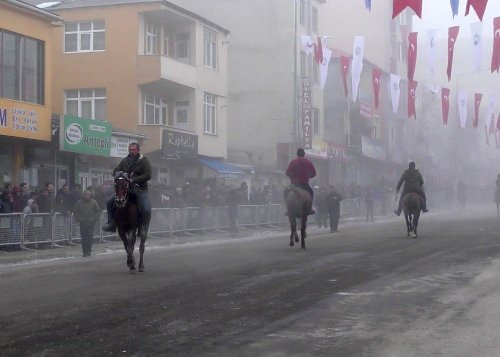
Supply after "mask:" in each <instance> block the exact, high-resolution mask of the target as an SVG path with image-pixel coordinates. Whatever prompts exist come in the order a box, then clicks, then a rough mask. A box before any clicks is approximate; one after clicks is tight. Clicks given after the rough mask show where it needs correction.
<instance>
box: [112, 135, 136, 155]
mask: <svg viewBox="0 0 500 357" xmlns="http://www.w3.org/2000/svg"><path fill="white" fill-rule="evenodd" d="M134 142H137V141H136V140H134V139H130V138H126V137H123V136H114V135H113V136H112V137H111V154H110V156H111V157H125V156H127V155H128V146H129V145H130V144H131V143H134Z"/></svg>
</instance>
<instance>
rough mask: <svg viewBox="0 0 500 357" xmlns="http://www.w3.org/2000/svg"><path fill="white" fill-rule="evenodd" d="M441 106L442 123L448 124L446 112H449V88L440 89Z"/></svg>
mask: <svg viewBox="0 0 500 357" xmlns="http://www.w3.org/2000/svg"><path fill="white" fill-rule="evenodd" d="M441 106H442V109H443V124H444V125H448V113H449V112H450V89H449V88H442V89H441Z"/></svg>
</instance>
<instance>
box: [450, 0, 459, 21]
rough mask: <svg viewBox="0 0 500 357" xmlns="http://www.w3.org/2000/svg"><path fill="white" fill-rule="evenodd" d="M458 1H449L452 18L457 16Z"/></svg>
mask: <svg viewBox="0 0 500 357" xmlns="http://www.w3.org/2000/svg"><path fill="white" fill-rule="evenodd" d="M459 3H460V0H450V4H451V12H452V13H453V18H455V16H457V15H458V4H459Z"/></svg>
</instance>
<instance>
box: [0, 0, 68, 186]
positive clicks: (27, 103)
mask: <svg viewBox="0 0 500 357" xmlns="http://www.w3.org/2000/svg"><path fill="white" fill-rule="evenodd" d="M61 24H62V23H61V18H60V17H59V16H58V15H55V14H52V13H50V12H47V11H45V10H42V9H38V8H36V7H34V6H31V5H28V4H26V3H24V2H22V1H15V0H8V1H2V2H0V147H1V150H0V167H1V172H0V184H2V186H3V184H4V183H7V182H10V183H16V184H18V183H20V182H26V183H30V184H31V185H37V181H38V180H37V178H38V171H39V167H38V166H37V165H36V164H35V163H34V162H33V152H34V150H35V148H36V149H37V150H41V151H43V152H50V151H51V150H52V148H51V144H50V142H51V112H52V45H53V43H52V31H53V30H54V28H58V27H60V26H61Z"/></svg>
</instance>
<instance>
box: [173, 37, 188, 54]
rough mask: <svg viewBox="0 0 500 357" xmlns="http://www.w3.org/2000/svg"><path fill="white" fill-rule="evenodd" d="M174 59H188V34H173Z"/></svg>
mask: <svg viewBox="0 0 500 357" xmlns="http://www.w3.org/2000/svg"><path fill="white" fill-rule="evenodd" d="M175 58H176V59H180V60H188V59H189V33H177V34H175Z"/></svg>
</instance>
